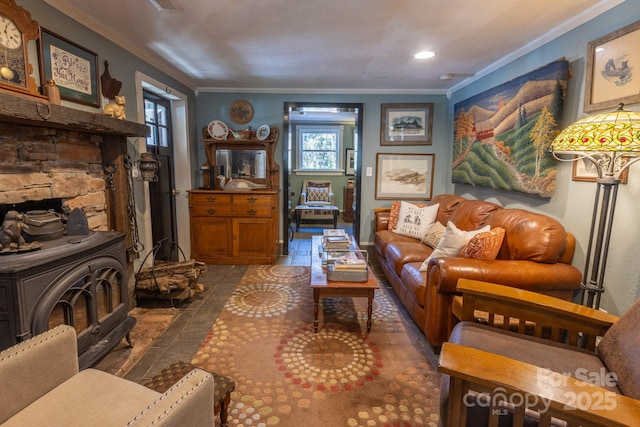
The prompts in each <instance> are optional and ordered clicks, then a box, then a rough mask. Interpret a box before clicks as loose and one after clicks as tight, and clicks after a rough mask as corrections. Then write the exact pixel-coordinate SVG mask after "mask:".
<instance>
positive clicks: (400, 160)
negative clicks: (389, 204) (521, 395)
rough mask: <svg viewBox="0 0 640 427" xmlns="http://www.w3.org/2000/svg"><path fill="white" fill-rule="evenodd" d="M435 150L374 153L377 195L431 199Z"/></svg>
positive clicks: (395, 198)
mask: <svg viewBox="0 0 640 427" xmlns="http://www.w3.org/2000/svg"><path fill="white" fill-rule="evenodd" d="M434 158H435V155H434V154H385V153H378V154H377V155H376V194H375V198H376V199H383V200H385V199H386V200H402V199H404V200H431V193H432V191H433V162H434Z"/></svg>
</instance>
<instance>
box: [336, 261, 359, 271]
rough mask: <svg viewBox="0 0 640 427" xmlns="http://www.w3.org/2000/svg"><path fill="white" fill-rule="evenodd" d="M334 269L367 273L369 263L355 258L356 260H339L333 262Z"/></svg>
mask: <svg viewBox="0 0 640 427" xmlns="http://www.w3.org/2000/svg"><path fill="white" fill-rule="evenodd" d="M333 268H334V269H335V270H344V271H366V269H367V261H366V260H364V259H363V258H355V259H350V258H347V259H344V258H338V259H336V260H335V261H334V262H333Z"/></svg>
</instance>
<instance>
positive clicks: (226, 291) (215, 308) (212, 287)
mask: <svg viewBox="0 0 640 427" xmlns="http://www.w3.org/2000/svg"><path fill="white" fill-rule="evenodd" d="M349 226H350V224H339V228H347V229H348V227H349ZM321 232H322V231H321V230H318V229H305V228H300V232H297V233H295V238H294V240H292V241H290V242H289V255H288V256H281V257H280V259H279V260H278V264H281V265H304V266H308V265H310V259H309V257H310V256H311V236H312V235H313V234H314V233H316V234H317V233H321ZM369 259H370V261H371V264H372V268H373V272H374V274H376V276H377V277H378V279H379V280H380V284H381V287H382V291H383V292H386V293H387V295H388V296H389V297H390V298H392V299H393V300H394V301H396V303H397V305H398V306H399V307H402V306H401V304H400V302H399V301H398V300H397V298H396V297H395V294H394V293H393V291H392V290H390V288H389V285H388V283H387V281H386V279H385V278H384V276H383V275H382V274H381V272H380V268H379V266H378V265H376V263H375V258H374V257H371V256H370V257H369ZM246 270H247V266H246V265H209V266H208V272H207V274H206V276H205V277H203V278H202V279H201V280H200V283H202V284H203V285H204V291H203V292H200V293H198V294H197V295H196V296H194V297H193V298H192V299H191V300H189V301H187V302H185V303H183V304H181V305H180V306H177V307H176V308H175V309H176V310H178V311H179V314H178V315H177V317H176V319H175V320H174V322H173V323H172V324H171V325H170V326H169V327H168V328H167V330H166V331H165V332H164V333H163V334H162V335H161V336H160V338H159V339H157V340H156V341H155V342H154V343H153V345H152V346H151V347H150V348H149V349H148V350H147V351H146V353H145V354H144V355H143V356H142V358H141V359H140V360H139V361H138V362H137V363H136V364H135V365H134V366H133V368H131V370H130V371H129V372H128V373H127V374H126V375H125V378H127V379H130V380H132V381H135V382H138V383H141V382H144V381H145V380H147V379H149V378H151V377H153V376H154V375H156V374H157V373H159V372H160V371H161V370H162V369H163V368H165V367H166V366H169V365H170V364H171V363H173V362H176V361H180V360H182V361H187V362H189V361H191V359H192V358H193V356H194V354H195V353H196V351H197V349H198V347H199V346H200V343H202V341H203V340H204V338H205V336H206V334H207V333H208V332H209V329H210V328H211V326H212V325H213V323H214V322H215V320H216V318H217V317H218V314H219V313H220V311H221V310H222V307H223V306H224V304H225V302H226V301H227V299H228V298H229V296H230V295H231V293H232V292H233V290H234V289H235V286H236V285H237V283H238V282H239V281H240V279H241V278H242V276H243V275H244V273H245V271H246ZM400 313H402V315H403V316H404V317H405V318H406V319H407V324H408V325H409V329H410V333H411V335H412V337H413V338H414V340H415V342H416V344H417V345H418V346H419V347H420V348H421V349H422V350H423V352H424V355H425V357H426V358H427V359H428V360H430V361H431V362H432V363H433V364H434V365H435V363H436V361H437V356H436V355H435V354H434V353H433V350H432V348H431V346H430V345H429V344H428V343H427V341H426V339H425V338H424V335H423V334H422V332H421V331H420V329H419V328H418V327H417V326H416V325H415V323H414V322H413V320H411V318H410V317H409V316H408V314H406V312H405V311H404V309H401V310H400Z"/></svg>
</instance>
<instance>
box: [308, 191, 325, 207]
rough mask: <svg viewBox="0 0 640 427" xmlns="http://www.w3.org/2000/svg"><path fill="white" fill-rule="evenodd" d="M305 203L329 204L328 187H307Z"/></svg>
mask: <svg viewBox="0 0 640 427" xmlns="http://www.w3.org/2000/svg"><path fill="white" fill-rule="evenodd" d="M306 202H307V204H309V202H324V203H329V187H307V198H306Z"/></svg>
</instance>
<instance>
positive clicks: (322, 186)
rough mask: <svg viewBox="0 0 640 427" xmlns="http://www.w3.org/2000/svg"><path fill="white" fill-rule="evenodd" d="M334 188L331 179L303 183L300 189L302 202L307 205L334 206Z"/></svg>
mask: <svg viewBox="0 0 640 427" xmlns="http://www.w3.org/2000/svg"><path fill="white" fill-rule="evenodd" d="M333 203H334V202H333V190H332V189H331V181H317V180H314V181H310V180H305V181H304V182H303V183H302V190H301V191H300V204H301V205H306V206H332V205H333Z"/></svg>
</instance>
